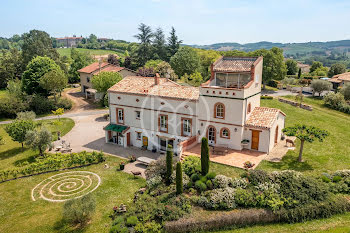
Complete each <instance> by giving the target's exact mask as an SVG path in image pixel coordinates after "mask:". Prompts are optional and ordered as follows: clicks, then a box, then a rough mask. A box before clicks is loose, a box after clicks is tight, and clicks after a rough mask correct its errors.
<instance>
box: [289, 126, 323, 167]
mask: <svg viewBox="0 0 350 233" xmlns="http://www.w3.org/2000/svg"><path fill="white" fill-rule="evenodd" d="M283 132H284V133H285V134H286V135H287V136H295V137H297V138H298V139H299V140H300V142H301V144H300V151H299V158H298V161H299V162H302V155H303V149H304V143H305V141H306V142H310V143H312V142H314V141H315V140H319V141H320V142H322V141H323V140H324V139H325V138H326V137H327V136H328V135H329V133H328V132H327V131H326V130H322V129H319V128H317V127H314V126H307V125H299V124H298V125H295V126H292V127H287V128H284V129H283Z"/></svg>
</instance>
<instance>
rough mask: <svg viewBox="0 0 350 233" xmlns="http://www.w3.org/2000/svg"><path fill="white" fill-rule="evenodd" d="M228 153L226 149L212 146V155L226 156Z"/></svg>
mask: <svg viewBox="0 0 350 233" xmlns="http://www.w3.org/2000/svg"><path fill="white" fill-rule="evenodd" d="M227 152H228V150H227V148H224V147H216V146H213V154H221V155H223V154H226V153H227Z"/></svg>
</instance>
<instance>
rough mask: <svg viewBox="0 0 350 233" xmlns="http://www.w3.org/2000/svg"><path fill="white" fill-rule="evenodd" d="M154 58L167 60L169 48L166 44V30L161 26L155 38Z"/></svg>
mask: <svg viewBox="0 0 350 233" xmlns="http://www.w3.org/2000/svg"><path fill="white" fill-rule="evenodd" d="M153 48H154V59H161V60H163V61H165V60H167V58H168V56H167V48H166V44H165V36H164V32H163V30H162V29H161V28H157V30H156V31H155V33H154V39H153Z"/></svg>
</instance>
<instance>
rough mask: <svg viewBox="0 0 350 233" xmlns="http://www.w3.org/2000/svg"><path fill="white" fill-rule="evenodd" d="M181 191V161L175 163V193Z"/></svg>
mask: <svg viewBox="0 0 350 233" xmlns="http://www.w3.org/2000/svg"><path fill="white" fill-rule="evenodd" d="M182 192H183V185H182V167H181V162H178V163H177V164H176V194H181V193H182Z"/></svg>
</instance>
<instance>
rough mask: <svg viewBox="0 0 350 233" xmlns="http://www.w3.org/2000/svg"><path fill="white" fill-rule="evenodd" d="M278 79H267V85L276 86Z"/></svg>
mask: <svg viewBox="0 0 350 233" xmlns="http://www.w3.org/2000/svg"><path fill="white" fill-rule="evenodd" d="M278 83H279V82H278V81H276V80H273V79H271V80H269V81H268V82H267V86H270V87H275V88H276V87H277V85H278Z"/></svg>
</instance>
